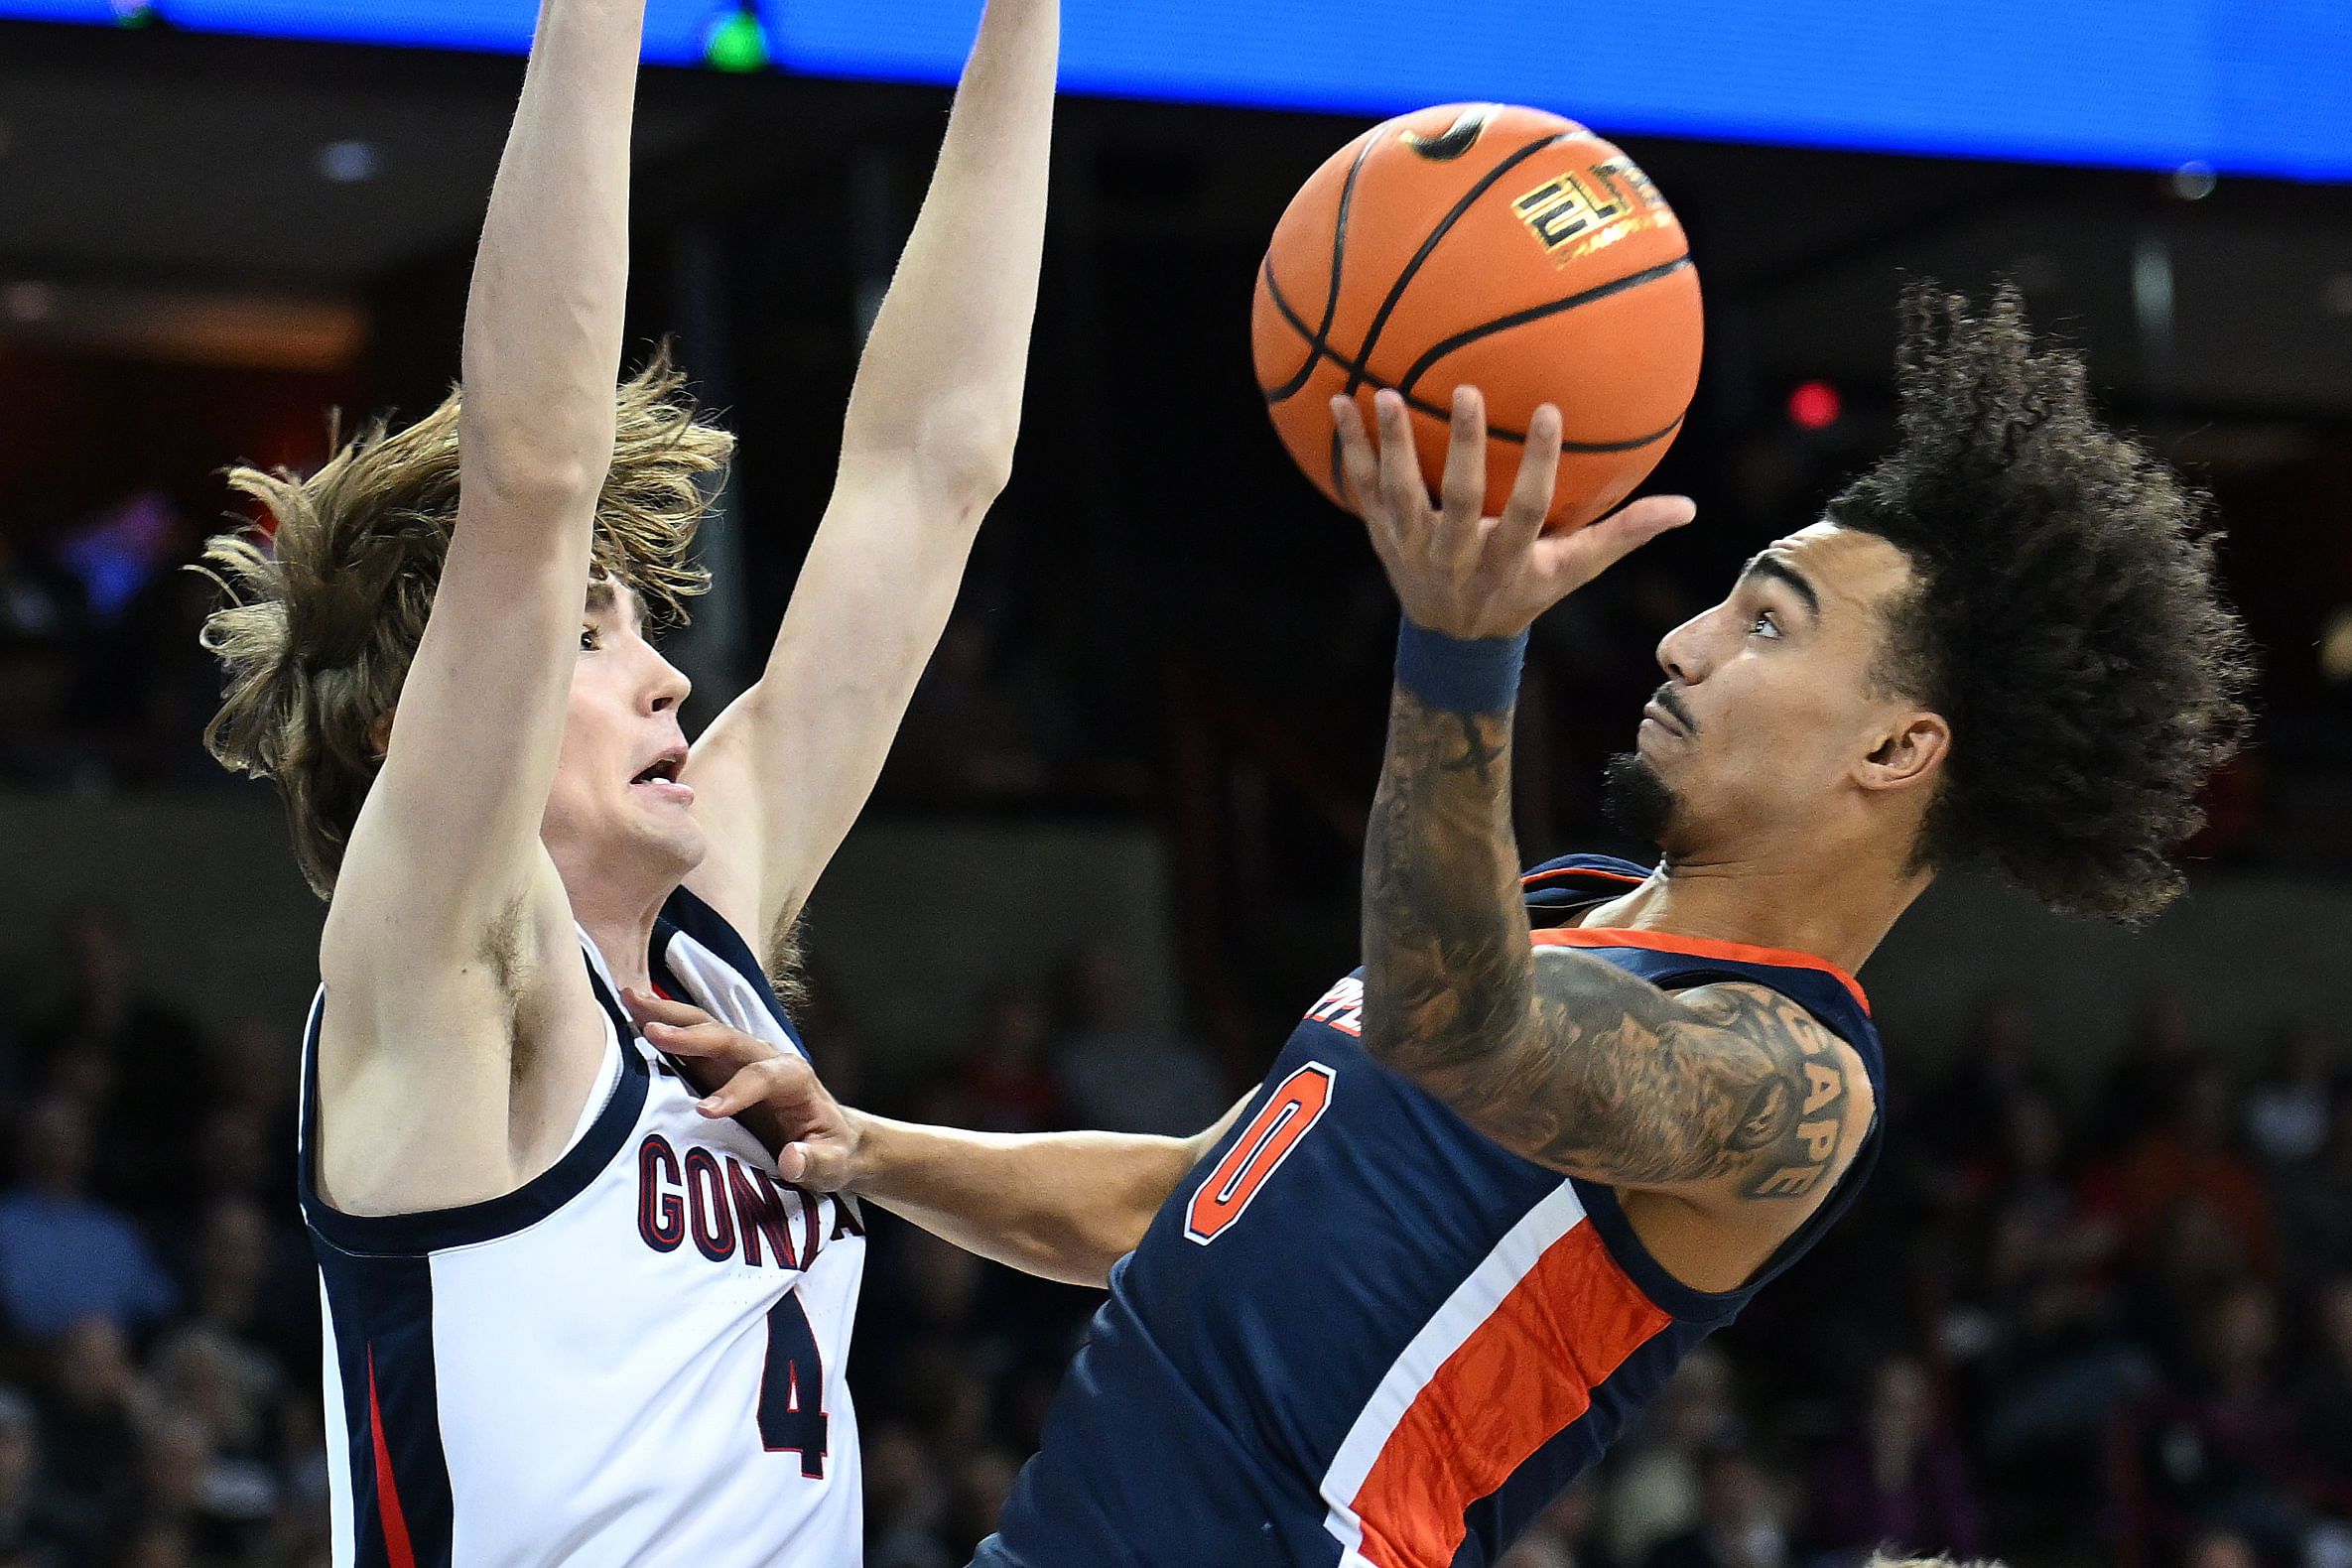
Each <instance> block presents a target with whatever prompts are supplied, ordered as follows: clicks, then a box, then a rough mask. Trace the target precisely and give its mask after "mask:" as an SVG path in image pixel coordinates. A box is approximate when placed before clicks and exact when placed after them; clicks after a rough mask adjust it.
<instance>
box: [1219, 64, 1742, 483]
mask: <svg viewBox="0 0 2352 1568" xmlns="http://www.w3.org/2000/svg"><path fill="white" fill-rule="evenodd" d="M1249 326H1250V336H1251V341H1252V348H1253V352H1254V357H1255V359H1256V361H1257V384H1258V386H1259V387H1260V389H1262V390H1263V391H1264V393H1265V399H1266V410H1267V412H1268V413H1270V414H1271V415H1272V416H1273V419H1274V429H1275V430H1276V431H1278V432H1279V433H1280V434H1281V437H1282V444H1283V445H1284V446H1286V447H1288V448H1289V449H1290V455H1291V457H1295V458H1296V459H1298V465H1299V466H1300V467H1301V468H1304V469H1305V470H1306V472H1307V476H1308V477H1309V478H1311V479H1313V480H1314V481H1315V483H1316V484H1317V486H1319V487H1320V488H1321V489H1322V491H1323V493H1324V494H1326V495H1328V496H1330V497H1331V498H1332V499H1333V500H1335V501H1338V500H1340V499H1341V495H1342V486H1341V482H1340V472H1339V442H1338V438H1337V435H1336V433H1335V432H1334V430H1333V429H1332V420H1331V407H1330V400H1331V398H1332V397H1333V396H1334V395H1335V394H1343V393H1344V394H1348V395H1351V396H1354V397H1355V398H1356V399H1357V400H1358V402H1359V403H1360V404H1361V405H1362V407H1363V409H1364V413H1365V419H1366V421H1367V422H1368V423H1369V422H1370V421H1371V419H1372V394H1373V393H1374V392H1376V391H1378V390H1379V389H1380V388H1381V387H1394V388H1395V389H1396V390H1397V391H1399V392H1401V393H1403V394H1404V397H1405V400H1406V405H1407V406H1408V407H1409V408H1410V409H1411V410H1412V420H1413V435H1414V440H1415V446H1416V449H1417V451H1418V453H1419V456H1420V458H1421V472H1422V474H1423V475H1424V476H1425V477H1426V478H1427V479H1428V481H1429V485H1430V488H1431V489H1432V490H1433V491H1434V490H1435V489H1436V487H1437V484H1438V480H1439V476H1440V475H1441V473H1442V472H1443V471H1444V467H1445V453H1446V434H1447V425H1448V420H1449V417H1450V411H1451V406H1452V401H1453V395H1454V388H1455V387H1457V386H1475V387H1477V388H1479V390H1480V391H1482V392H1483V393H1485V394H1486V400H1487V420H1488V424H1489V428H1490V435H1489V440H1488V451H1487V510H1488V512H1489V513H1490V514H1493V513H1497V512H1500V511H1502V509H1503V502H1504V501H1505V500H1506V499H1508V497H1509V495H1510V486H1511V480H1512V478H1513V477H1514V476H1515V475H1516V474H1517V472H1518V466H1519V455H1520V453H1521V451H1522V450H1523V448H1524V444H1525V440H1526V430H1527V421H1528V418H1529V417H1530V416H1531V415H1533V413H1534V412H1535V410H1536V409H1537V408H1538V407H1539V406H1540V405H1542V404H1545V403H1552V404H1556V405H1557V406H1558V407H1559V410H1560V413H1561V416H1562V430H1563V435H1564V438H1565V439H1564V441H1563V443H1562V454H1561V458H1560V483H1559V489H1558V492H1557V494H1556V496H1555V497H1554V500H1553V502H1552V510H1551V516H1550V522H1551V525H1552V526H1553V527H1557V528H1578V527H1582V526H1583V525H1584V524H1586V523H1589V522H1591V521H1592V520H1593V519H1594V518H1596V517H1599V516H1601V515H1602V514H1603V513H1604V512H1607V511H1608V510H1609V509H1610V508H1612V507H1614V506H1616V505H1617V504H1618V503H1619V502H1620V501H1622V500H1624V499H1625V498H1626V497H1627V496H1628V495H1629V494H1631V493H1633V486H1635V485H1636V484H1639V483H1640V482H1641V480H1642V478H1643V477H1644V476H1645V475H1647V474H1648V472H1649V470H1650V469H1651V468H1653V467H1655V466H1656V465H1657V460H1658V458H1659V457H1663V456H1664V455H1665V451H1666V448H1667V446H1668V445H1670V444H1671V443H1672V442H1673V440H1674V433H1675V431H1677V430H1678V429H1680V428H1681V425H1682V416H1683V411H1684V410H1686V409H1687V408H1688V407H1689V406H1690V397H1691V392H1692V389H1693V388H1695V387H1696V386H1697V385H1698V379H1699V339H1700V324H1699V276H1698V272H1697V270H1696V269H1695V268H1693V267H1692V266H1691V261H1690V249H1689V246H1688V245H1687V244H1686V243H1685V242H1684V239H1683V233H1682V225H1681V224H1680V223H1679V222H1677V221H1676V220H1675V217H1674V212H1673V209H1672V208H1671V207H1669V206H1667V205H1666V202H1665V198H1664V197H1663V196H1659V195H1658V192H1657V188H1656V187H1655V186H1653V185H1651V184H1650V183H1649V180H1648V178H1647V177H1646V176H1644V175H1643V174H1642V173H1641V171H1640V170H1639V169H1636V168H1635V167H1633V160H1632V159H1630V158H1628V157H1627V156H1626V155H1625V154H1624V153H1622V152H1619V151H1618V150H1617V149H1616V148H1614V147H1612V146H1610V145H1609V144H1608V143H1607V142H1605V141H1603V140H1601V138H1599V137H1598V136H1595V135H1594V134H1593V133H1592V132H1590V131H1588V130H1586V129H1585V128H1584V127H1583V126H1581V125H1578V124H1576V123H1575V122H1574V121H1572V120H1564V119H1561V118H1560V117H1559V116H1558V115H1556V114H1546V113H1544V112H1543V111H1542V110H1540V109H1523V108H1515V107H1511V106H1508V105H1505V104H1498V103H1471V104H1462V103H1450V104H1445V105H1442V106H1441V107H1438V108H1434V109H1421V110H1418V111H1416V112H1414V113H1412V114H1407V115H1404V116H1402V117H1400V118H1397V119H1393V120H1389V121H1388V122H1386V123H1385V124H1382V125H1376V126H1374V127H1372V129H1371V130H1369V131H1366V132H1365V133H1364V134H1363V135H1362V136H1359V137H1357V138H1356V140H1354V141H1353V142H1350V143H1349V144H1348V145H1347V146H1345V147H1343V148H1341V149H1340V150H1339V151H1338V152H1337V153H1334V154H1333V155H1332V157H1331V160H1330V162H1328V163H1326V164H1325V165H1324V166H1323V167H1322V168H1321V169H1318V170H1317V171H1315V175H1314V178H1313V179H1311V180H1309V181H1308V182H1307V183H1306V185H1305V187H1304V188H1302V189H1301V190H1300V192H1299V194H1298V195H1297V196H1295V197H1293V198H1292V200H1291V203H1290V208H1289V210H1288V211H1286V212H1284V213H1283V214H1282V221H1281V222H1280V223H1278V224H1276V225H1275V226H1274V238H1273V243H1272V244H1270V245H1268V246H1267V247H1266V259H1265V264H1264V265H1263V266H1261V267H1260V268H1259V269H1258V273H1257V300H1256V303H1255V305H1254V306H1253V307H1252V309H1251V312H1250V324H1249Z"/></svg>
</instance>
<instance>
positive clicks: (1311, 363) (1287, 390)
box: [1264, 130, 1379, 403]
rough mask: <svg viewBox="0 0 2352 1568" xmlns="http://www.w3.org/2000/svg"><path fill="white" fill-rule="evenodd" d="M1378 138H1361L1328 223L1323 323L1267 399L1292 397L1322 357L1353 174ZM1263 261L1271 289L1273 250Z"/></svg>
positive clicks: (1335, 307) (1336, 295)
mask: <svg viewBox="0 0 2352 1568" xmlns="http://www.w3.org/2000/svg"><path fill="white" fill-rule="evenodd" d="M1378 140H1379V132H1378V131H1377V130H1374V131H1373V132H1372V135H1370V136H1367V137H1366V138H1365V139H1364V145H1363V146H1362V147H1360V148H1358V149H1357V151H1356V161H1355V162H1354V163H1352V164H1350V165H1349V166H1348V179H1347V181H1346V183H1345V184H1343V185H1342V186H1341V187H1340V210H1339V217H1338V219H1337V220H1336V221H1335V222H1333V224H1332V225H1331V293H1330V294H1329V295H1328V296H1326V297H1325V299H1324V301H1323V325H1322V326H1321V327H1316V328H1315V334H1314V335H1313V336H1312V337H1310V338H1309V339H1308V350H1307V357H1306V359H1305V361H1304V362H1303V363H1301V364H1300V365H1299V367H1298V374H1297V375H1295V376H1292V377H1291V378H1290V379H1289V380H1288V381H1286V382H1284V383H1283V384H1282V387H1281V389H1280V391H1279V392H1268V393H1267V394H1266V401H1267V402H1268V403H1279V402H1281V401H1282V400H1283V399H1284V398H1288V397H1295V396H1296V395H1297V394H1298V391H1299V389H1300V388H1301V387H1304V386H1305V385H1306V384H1307V382H1308V381H1309V380H1310V379H1312V378H1313V376H1314V374H1315V365H1316V362H1317V361H1318V360H1319V359H1321V358H1322V349H1323V345H1324V342H1325V341H1326V340H1327V339H1328V338H1329V337H1330V335H1331V324H1332V323H1333V322H1334V321H1336V320H1338V319H1339V314H1340V270H1341V268H1342V267H1343V266H1344V265H1345V261H1346V256H1347V247H1348V208H1349V207H1350V206H1351V205H1353V204H1354V203H1355V200H1356V177H1357V176H1358V175H1360V174H1362V173H1363V172H1364V161H1365V160H1366V159H1367V158H1370V157H1371V156H1372V146H1373V144H1374V143H1375V142H1377V141H1378ZM1264 265H1265V273H1266V287H1267V288H1269V289H1271V288H1272V287H1273V286H1274V253H1273V252H1272V251H1271V250H1269V251H1267V252H1266V259H1265V263H1264Z"/></svg>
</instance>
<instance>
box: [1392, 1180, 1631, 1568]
mask: <svg viewBox="0 0 2352 1568" xmlns="http://www.w3.org/2000/svg"><path fill="white" fill-rule="evenodd" d="M1673 1321H1674V1319H1673V1316H1672V1314H1670V1313H1668V1312H1665V1311H1664V1310H1662V1309H1661V1308H1659V1307H1658V1306H1657V1305H1656V1304H1655V1303H1653V1302H1652V1301H1651V1300H1650V1299H1649V1298H1648V1297H1647V1296H1644V1295H1643V1294H1642V1293H1641V1291H1640V1289H1639V1287H1637V1286H1636V1285H1635V1284H1634V1283H1633V1280H1632V1279H1630V1278H1628V1277H1627V1275H1626V1271H1625V1270H1624V1269H1623V1268H1620V1267H1619V1266H1618V1263H1617V1259H1615V1258H1614V1257H1611V1256H1610V1255H1609V1249H1608V1248H1607V1247H1605V1246H1603V1245H1602V1244H1601V1238H1600V1236H1599V1234H1598V1233H1597V1232H1595V1231H1594V1229H1593V1226H1592V1222H1590V1221H1589V1220H1588V1221H1580V1222H1579V1223H1578V1224H1577V1225H1576V1227H1575V1228H1574V1229H1573V1230H1571V1231H1570V1232H1569V1233H1568V1234H1567V1235H1565V1236H1563V1237H1561V1238H1560V1239H1559V1240H1558V1241H1554V1242H1553V1243H1552V1244H1551V1246H1550V1247H1549V1248H1548V1249H1547V1250H1546V1251H1545V1252H1544V1254H1543V1256H1541V1257H1539V1258H1537V1259H1536V1261H1535V1266H1534V1267H1533V1268H1530V1269H1529V1270H1527V1272H1526V1274H1525V1275H1523V1276H1522V1277H1521V1278H1520V1280H1519V1282H1518V1283H1517V1284H1515V1285H1513V1286H1512V1287H1511V1289H1510V1293H1509V1294H1508V1295H1506V1296H1504V1297H1503V1300H1502V1302H1501V1304H1500V1305H1498V1306H1497V1307H1496V1308H1495V1310H1494V1312H1493V1313H1491V1314H1490V1315H1489V1316H1488V1318H1487V1320H1486V1321H1485V1322H1484V1323H1481V1324H1480V1325H1479V1326H1478V1327H1477V1328H1476V1329H1473V1330H1472V1331H1471V1334H1470V1338H1468V1339H1466V1340H1464V1341H1463V1342H1462V1345H1461V1348H1460V1349H1458V1350H1456V1351H1455V1352H1454V1354H1453V1355H1451V1356H1449V1357H1447V1358H1446V1362H1445V1365H1444V1366H1442V1367H1440V1368H1438V1370H1437V1375H1436V1376H1434V1377H1432V1378H1430V1379H1429V1381H1428V1382H1427V1383H1426V1384H1424V1385H1423V1386H1422V1389H1421V1391H1420V1392H1419V1393H1418V1394H1416V1395H1414V1397H1413V1402H1412V1405H1411V1407H1410V1408H1408V1409H1407V1410H1406V1411H1405V1413H1404V1415H1403V1417H1402V1418H1401V1419H1400V1420H1398V1422H1397V1423H1396V1428H1395V1430H1394V1431H1392V1432H1390V1433H1389V1434H1388V1441H1387V1442H1386V1443H1385V1444H1383V1445H1381V1448H1380V1454H1379V1457H1378V1458H1377V1459H1375V1460H1373V1461H1372V1469H1371V1471H1370V1472H1368V1473H1367V1474H1366V1476H1365V1478H1364V1485H1363V1486H1361V1487H1359V1488H1358V1489H1357V1491H1356V1500H1355V1503H1354V1504H1353V1506H1354V1509H1355V1513H1356V1517H1357V1519H1358V1520H1359V1522H1360V1523H1361V1524H1362V1525H1363V1528H1364V1541H1363V1544H1362V1545H1361V1546H1359V1547H1358V1548H1357V1549H1358V1550H1359V1551H1361V1552H1362V1553H1363V1554H1364V1556H1365V1559H1366V1560H1367V1561H1369V1562H1371V1563H1373V1564H1374V1565H1376V1568H1446V1565H1447V1564H1450V1563H1452V1562H1453V1561H1454V1553H1455V1552H1456V1551H1457V1550H1458V1549H1459V1548H1460V1547H1461V1545H1462V1537H1463V1535H1464V1534H1465V1533H1467V1531H1468V1528H1469V1526H1468V1524H1467V1523H1466V1521H1465V1520H1464V1518H1463V1510H1465V1509H1466V1508H1468V1507H1469V1506H1470V1505H1471V1504H1472V1503H1476V1502H1477V1501H1478V1500H1479V1499H1481V1498H1483V1497H1486V1496H1487V1495H1489V1494H1490V1493H1492V1492H1494V1491H1495V1490H1496V1489H1497V1488H1499V1487H1501V1486H1502V1485H1503V1482H1505V1481H1507V1480H1509V1479H1510V1476H1511V1473H1512V1472H1513V1471H1515V1470H1517V1469H1518V1468H1519V1467H1520V1466H1521V1465H1523V1464H1525V1463H1526V1462H1527V1461H1528V1460H1529V1459H1531V1458H1533V1457H1534V1454H1535V1451H1536V1450H1537V1449H1539V1448H1541V1447H1542V1446H1543V1445H1544V1444H1545V1443H1548V1442H1550V1441H1551V1439H1552V1438H1553V1437H1554V1436H1556V1435H1557V1434H1558V1433H1559V1432H1561V1431H1562V1430H1564V1429H1565V1428H1567V1427H1568V1426H1570V1425H1571V1424H1573V1423H1574V1422H1576V1421H1578V1420H1580V1419H1582V1418H1583V1416H1584V1413H1585V1412H1586V1411H1587V1410H1589V1409H1590V1408H1592V1403H1593V1390H1594V1389H1595V1388H1598V1387H1599V1386H1600V1385H1601V1384H1602V1383H1603V1382H1605V1381H1607V1380H1608V1378H1609V1375H1610V1373H1612V1372H1616V1371H1617V1369H1618V1368H1619V1367H1621V1366H1623V1365H1624V1364H1625V1360H1626V1358H1627V1357H1629V1356H1631V1355H1633V1352H1635V1351H1636V1350H1638V1349H1640V1348H1641V1346H1643V1345H1644V1344H1646V1343H1647V1342H1648V1341H1649V1340H1650V1338H1651V1337H1652V1336H1654V1335H1655V1334H1656V1333H1657V1332H1658V1331H1659V1330H1660V1329H1663V1328H1664V1327H1666V1325H1668V1324H1669V1323H1672V1322H1673Z"/></svg>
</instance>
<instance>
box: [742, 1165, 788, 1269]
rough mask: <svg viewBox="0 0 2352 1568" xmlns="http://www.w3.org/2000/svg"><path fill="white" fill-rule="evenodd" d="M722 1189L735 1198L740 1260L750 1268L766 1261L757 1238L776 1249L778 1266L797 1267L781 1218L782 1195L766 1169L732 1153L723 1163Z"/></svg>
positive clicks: (786, 1230)
mask: <svg viewBox="0 0 2352 1568" xmlns="http://www.w3.org/2000/svg"><path fill="white" fill-rule="evenodd" d="M726 1190H727V1192H728V1194H729V1195H730V1196H732V1197H733V1199H734V1201H735V1222H736V1229H737V1231H738V1232H739V1233H740V1234H741V1235H742V1238H743V1261H744V1262H745V1263H747V1264H749V1265H750V1266H751V1267H753V1268H757V1267H759V1265H760V1264H761V1263H763V1262H765V1261H766V1253H765V1252H764V1251H763V1250H762V1249H761V1246H760V1238H761V1237H766V1238H767V1240H768V1243H769V1245H772V1246H773V1247H775V1249H776V1266H777V1267H778V1268H798V1267H799V1266H800V1264H799V1263H797V1262H795V1261H794V1260H793V1255H792V1224H791V1222H790V1221H788V1220H787V1219H785V1217H784V1195H783V1194H782V1193H780V1192H778V1191H777V1190H776V1184H775V1181H774V1180H773V1179H772V1178H770V1177H769V1175H768V1173H767V1172H766V1171H762V1170H753V1169H752V1168H751V1167H749V1166H748V1165H745V1164H744V1163H743V1162H742V1161H741V1160H738V1159H736V1158H734V1157H733V1156H732V1155H729V1156H728V1157H727V1162H726Z"/></svg>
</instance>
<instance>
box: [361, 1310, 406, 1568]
mask: <svg viewBox="0 0 2352 1568" xmlns="http://www.w3.org/2000/svg"><path fill="white" fill-rule="evenodd" d="M367 1428H368V1432H369V1435H371V1436H372V1437H373V1438H374V1439H375V1450H376V1516H377V1517H378V1518H379V1519H380V1520H382V1522H383V1526H384V1555H385V1556H386V1557H387V1558H389V1559H390V1560H391V1563H392V1568H417V1553H416V1548H415V1547H413V1546H411V1545H410V1544H409V1539H408V1515H407V1514H405V1513H403V1512H402V1511H401V1508H400V1488H399V1486H398V1485H397V1484H395V1483H394V1481H393V1479H392V1450H391V1449H390V1448H388V1447H387V1446H385V1443H384V1412H383V1409H382V1407H381V1406H379V1405H378V1404H377V1403H376V1348H375V1347H374V1346H373V1345H370V1346H369V1347H368V1348H367Z"/></svg>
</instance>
